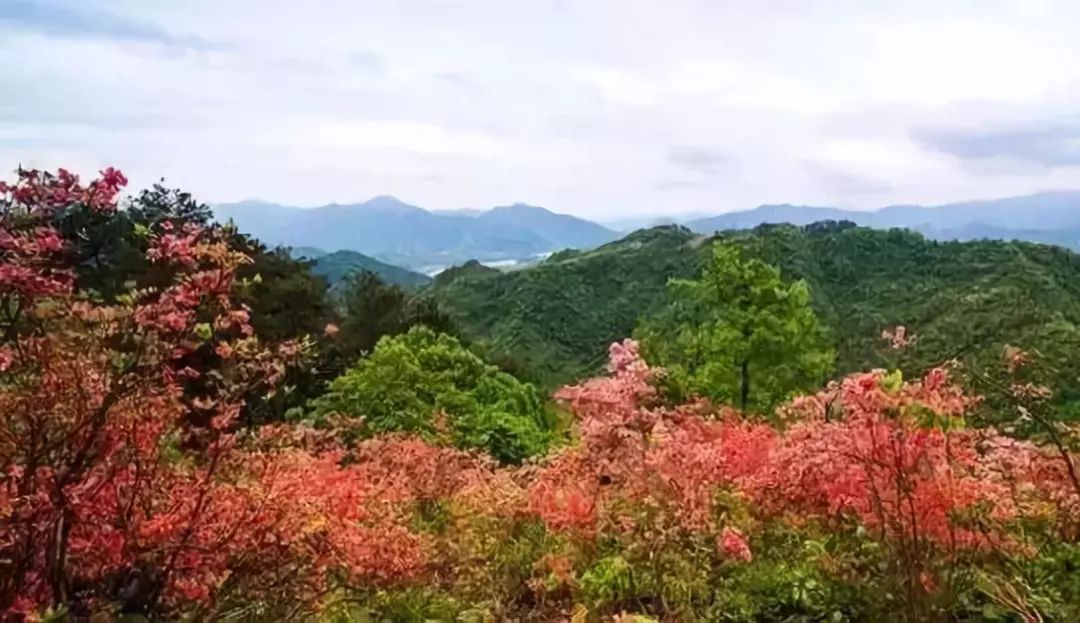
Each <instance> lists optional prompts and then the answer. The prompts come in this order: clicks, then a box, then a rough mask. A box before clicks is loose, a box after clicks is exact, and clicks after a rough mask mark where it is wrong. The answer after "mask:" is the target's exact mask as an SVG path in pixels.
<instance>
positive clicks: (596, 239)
mask: <svg viewBox="0 0 1080 623" xmlns="http://www.w3.org/2000/svg"><path fill="white" fill-rule="evenodd" d="M214 212H215V213H216V214H217V217H218V218H219V219H220V220H227V219H232V220H233V221H235V222H236V223H237V225H238V226H239V227H240V228H241V229H242V230H243V231H245V232H247V233H250V234H252V235H254V236H255V237H256V238H259V239H260V240H262V241H264V242H267V243H270V244H276V245H285V246H289V247H314V248H317V249H325V250H327V251H337V250H346V251H355V252H358V253H363V254H366V255H369V256H371V257H373V258H375V259H377V260H379V261H382V262H386V263H389V264H393V265H397V266H403V267H406V268H409V269H411V270H415V271H419V272H423V273H427V274H434V273H436V272H438V271H439V270H442V269H443V268H446V267H449V266H452V265H455V264H460V263H462V262H465V261H468V260H471V259H475V260H479V261H481V262H484V263H513V261H519V260H528V259H535V258H538V257H542V256H544V255H546V254H549V253H552V252H554V251H559V250H562V249H567V248H573V249H590V248H594V247H597V246H599V245H601V244H604V243H606V242H610V241H612V240H615V239H617V238H619V237H620V236H621V235H622V234H625V233H626V232H627V231H629V230H631V229H637V228H639V227H642V226H646V225H648V224H655V223H671V222H673V221H674V222H677V223H679V224H682V225H685V226H686V227H688V228H689V229H691V230H693V231H696V232H699V233H712V232H715V231H724V230H732V229H750V228H753V227H756V226H758V225H761V224H763V223H791V224H793V225H808V224H810V223H814V222H818V221H826V220H833V221H852V222H854V223H856V224H859V225H863V226H866V227H873V228H879V229H887V228H893V227H901V228H907V229H912V230H915V231H918V232H920V233H922V234H924V235H926V236H927V237H929V238H934V239H939V240H977V239H984V238H985V239H1001V240H1012V239H1016V240H1025V241H1030V242H1042V243H1048V244H1056V245H1059V246H1064V247H1069V248H1072V249H1076V250H1080V191H1062V192H1046V193H1038V194H1033V195H1026V196H1021V197H1010V198H1005V199H992V200H976V201H967V202H963V203H952V204H945V205H938V206H919V205H893V206H888V207H885V208H881V209H879V210H873V211H858V210H844V209H840V208H832V207H815V206H803V205H789V204H782V205H763V206H759V207H757V208H754V209H752V210H745V211H739V212H727V213H724V214H719V215H716V216H708V217H699V215H697V214H693V215H687V216H684V217H683V218H676V219H671V218H660V217H658V218H655V219H652V221H651V222H650V221H649V220H648V219H641V218H627V219H623V220H621V221H615V222H613V223H618V226H616V227H619V229H616V228H609V227H605V226H603V225H600V224H598V223H594V222H591V221H588V220H585V219H582V218H578V217H575V216H570V215H567V214H557V213H555V212H552V211H550V210H547V209H545V208H541V207H537V206H532V205H527V204H522V203H516V204H513V205H508V206H500V207H495V208H491V209H489V210H476V209H461V210H434V211H429V210H425V209H423V208H420V207H417V206H414V205H410V204H407V203H405V202H403V201H401V200H399V199H397V198H394V197H390V196H385V195H384V196H379V197H375V198H373V199H370V200H368V201H365V202H362V203H354V204H330V205H325V206H322V207H318V208H299V207H292V206H286V205H281V204H276V203H268V202H264V201H243V202H239V203H231V204H221V205H217V206H215V207H214Z"/></svg>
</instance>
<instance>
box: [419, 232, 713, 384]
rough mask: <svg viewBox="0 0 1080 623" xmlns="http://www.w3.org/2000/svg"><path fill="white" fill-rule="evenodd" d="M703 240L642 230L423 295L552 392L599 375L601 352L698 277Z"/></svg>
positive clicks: (468, 276) (475, 275)
mask: <svg viewBox="0 0 1080 623" xmlns="http://www.w3.org/2000/svg"><path fill="white" fill-rule="evenodd" d="M702 242H704V238H700V237H695V236H694V235H693V234H691V233H690V232H689V231H687V230H683V229H678V228H673V227H669V228H656V229H651V230H644V231H639V232H635V233H633V234H631V235H629V236H627V237H626V238H624V239H622V240H620V241H618V242H613V243H610V244H607V245H604V246H602V247H600V248H598V249H594V250H592V251H587V252H569V253H567V252H563V253H556V254H555V255H553V256H552V257H550V258H548V260H547V261H545V262H543V263H541V264H539V265H537V266H535V267H531V268H525V269H522V270H518V271H512V272H505V273H499V272H492V271H483V270H478V269H474V270H470V271H461V272H462V274H461V275H460V278H456V279H450V280H446V281H444V280H442V279H436V283H435V287H434V288H433V291H432V294H433V296H434V297H435V298H436V300H437V301H438V302H439V304H440V305H441V306H442V308H444V309H445V310H446V311H447V313H448V314H450V316H451V317H452V318H453V319H454V321H455V322H457V323H458V324H459V325H460V327H461V328H462V330H463V332H464V333H465V334H466V335H467V336H469V337H471V338H474V339H476V340H477V341H478V342H481V343H483V345H484V346H486V349H487V353H488V355H489V357H491V358H492V359H494V360H510V361H513V362H514V363H515V365H516V366H517V367H518V373H519V374H521V375H522V376H524V377H526V378H528V379H529V380H532V381H535V382H537V383H539V384H541V385H542V386H544V387H548V388H553V387H557V386H558V385H559V384H562V383H565V382H568V381H571V380H573V379H577V378H581V377H582V376H586V375H589V374H592V373H594V372H596V371H597V370H600V369H602V368H603V364H604V360H605V349H606V348H607V345H608V344H610V343H611V342H612V341H614V340H616V339H621V338H623V337H626V336H627V335H630V333H631V332H632V331H633V329H634V326H635V325H636V324H637V321H638V319H639V317H640V316H641V315H642V314H644V313H647V312H649V311H650V310H653V309H657V308H658V307H660V306H661V305H663V303H664V297H665V292H666V288H667V282H668V279H671V278H690V277H695V276H697V275H698V274H699V273H700V271H701V266H702V264H703V259H704V256H703V253H702V247H701V243H702Z"/></svg>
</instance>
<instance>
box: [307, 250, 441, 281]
mask: <svg viewBox="0 0 1080 623" xmlns="http://www.w3.org/2000/svg"><path fill="white" fill-rule="evenodd" d="M308 257H310V256H308ZM314 260H315V264H314V265H313V266H312V268H311V272H313V273H315V274H316V275H321V276H323V277H326V280H327V281H328V282H330V285H331V287H334V286H336V285H338V284H340V283H341V282H342V281H343V280H344V279H345V278H346V277H348V276H349V274H350V273H354V272H359V271H362V270H366V271H368V272H372V273H375V274H376V275H378V276H379V278H381V279H382V280H383V281H385V282H386V283H391V284H394V285H399V286H404V287H406V288H415V287H419V286H422V285H425V284H427V283H430V282H431V278H430V277H428V276H427V275H425V274H423V273H418V272H414V271H411V270H409V269H407V268H402V267H400V266H394V265H393V264H387V263H386V262H380V261H379V260H377V259H375V258H373V257H370V256H368V255H364V254H363V253H357V252H355V251H334V252H333V253H325V254H323V255H320V256H318V257H315V258H314Z"/></svg>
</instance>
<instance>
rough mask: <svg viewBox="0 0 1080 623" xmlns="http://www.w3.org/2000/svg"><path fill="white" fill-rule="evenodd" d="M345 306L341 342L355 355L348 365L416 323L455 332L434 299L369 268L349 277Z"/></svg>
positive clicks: (343, 346)
mask: <svg viewBox="0 0 1080 623" xmlns="http://www.w3.org/2000/svg"><path fill="white" fill-rule="evenodd" d="M341 307H342V309H343V311H344V318H343V320H342V322H341V327H340V328H341V332H340V333H339V335H338V338H337V343H338V348H340V349H341V351H342V353H343V354H345V355H347V356H349V357H351V359H350V360H349V361H348V362H347V363H348V365H351V364H352V362H353V361H355V360H356V359H357V358H359V357H361V356H363V355H364V354H366V353H369V352H371V350H372V349H373V348H375V345H376V344H378V342H379V340H380V339H381V338H382V337H383V336H386V335H399V334H401V333H405V332H406V331H408V330H409V329H410V328H412V327H413V326H415V325H424V326H427V327H430V328H431V329H433V330H435V331H437V332H440V333H451V334H452V333H454V332H455V331H454V327H453V323H452V322H451V321H450V319H449V318H448V317H447V316H446V315H445V314H443V313H442V311H440V309H439V308H438V306H436V305H435V302H434V301H432V300H431V299H428V298H425V297H421V296H417V295H414V294H412V293H410V292H408V291H407V290H406V289H405V288H403V287H401V286H398V285H394V284H391V283H387V282H386V281H384V280H383V279H382V278H381V277H379V276H378V275H376V274H375V273H373V272H370V271H366V270H362V271H358V272H356V273H353V274H352V275H350V276H349V277H348V278H347V281H346V283H345V285H344V288H343V290H342V293H341Z"/></svg>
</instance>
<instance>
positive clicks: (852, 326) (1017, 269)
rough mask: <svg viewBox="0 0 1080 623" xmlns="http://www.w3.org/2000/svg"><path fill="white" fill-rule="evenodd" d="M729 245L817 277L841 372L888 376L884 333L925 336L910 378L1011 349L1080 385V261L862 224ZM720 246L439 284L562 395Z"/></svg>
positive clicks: (640, 244) (621, 249)
mask: <svg viewBox="0 0 1080 623" xmlns="http://www.w3.org/2000/svg"><path fill="white" fill-rule="evenodd" d="M717 238H723V239H726V240H730V241H732V242H735V243H736V244H738V245H740V246H741V247H743V248H744V249H745V250H747V251H748V252H749V253H750V254H751V255H754V256H758V257H761V258H762V259H764V260H766V261H768V262H770V263H773V264H775V265H777V266H779V267H780V269H781V271H782V274H783V275H784V277H785V278H789V279H805V280H806V281H807V282H808V283H809V285H810V288H811V292H812V295H813V299H814V306H815V308H816V310H817V312H818V314H819V316H820V317H821V319H822V320H823V321H824V322H825V324H826V325H827V326H828V327H829V328H830V330H831V332H832V337H833V339H834V340H835V343H836V346H837V368H838V369H837V372H838V373H846V372H850V371H854V370H863V369H868V368H873V367H877V366H880V365H883V364H884V363H885V359H884V358H886V357H891V356H892V355H891V353H888V352H883V348H882V342H881V340H880V334H881V331H882V330H883V329H885V328H887V327H892V326H895V325H899V324H903V325H906V326H908V327H909V328H910V329H911V330H912V331H913V332H915V333H916V334H917V335H918V336H919V341H918V342H917V344H916V346H915V347H914V348H913V349H910V350H909V351H908V352H907V353H906V354H905V356H904V357H905V361H902V362H899V363H901V364H903V365H904V367H906V368H908V369H917V368H920V367H923V366H927V365H931V364H933V363H939V362H942V361H946V360H950V359H954V358H956V359H959V360H962V361H966V362H968V363H969V364H975V365H989V364H990V363H991V362H994V361H997V360H998V358H1000V356H1001V352H1002V349H1003V347H1004V345H1005V344H1017V345H1020V346H1023V347H1025V348H1029V349H1035V350H1038V351H1040V352H1041V353H1043V355H1044V356H1045V358H1046V359H1047V360H1048V361H1049V362H1052V363H1053V364H1054V365H1056V366H1058V368H1059V370H1058V374H1057V376H1058V377H1059V380H1060V383H1061V384H1060V386H1061V387H1077V386H1080V382H1078V381H1077V378H1078V376H1080V374H1078V371H1077V369H1076V365H1075V364H1070V363H1069V355H1070V354H1072V353H1075V352H1080V328H1078V325H1080V256H1078V255H1076V254H1074V253H1072V252H1069V251H1067V250H1064V249H1061V248H1059V247H1051V246H1044V245H1036V244H1030V243H1016V242H996V241H980V242H939V241H933V240H928V239H926V238H924V237H923V236H921V235H920V234H917V233H912V232H910V231H906V230H899V229H894V230H873V229H867V228H862V227H855V226H854V225H852V224H850V223H828V222H827V223H819V224H814V225H809V226H805V227H797V226H792V225H775V226H763V227H759V228H757V229H754V230H749V231H741V232H728V233H724V234H721V235H720V236H718V237H717ZM715 239H716V238H711V239H706V238H704V237H702V236H698V235H695V234H694V233H692V232H690V231H689V230H687V229H685V228H682V227H677V226H666V227H658V228H654V229H649V230H642V231H638V232H635V233H634V234H631V235H630V236H627V237H626V238H624V239H622V240H619V241H616V242H613V243H609V244H607V245H605V246H602V247H600V248H598V249H595V250H593V251H589V252H583V253H575V252H564V253H560V254H557V255H555V256H552V257H551V258H550V259H549V260H548V261H546V262H544V263H543V264H540V265H538V266H535V267H533V268H528V269H524V270H520V271H516V272H513V273H504V274H490V273H489V274H480V275H473V276H468V277H463V278H461V279H456V280H452V281H449V282H443V283H439V284H436V285H435V287H434V288H433V290H432V291H433V293H434V295H435V296H436V298H437V299H438V300H439V301H440V303H442V305H443V306H444V307H445V308H446V310H447V311H448V312H449V313H450V314H451V315H452V316H453V317H454V318H455V319H456V320H457V322H459V323H460V325H461V326H462V327H463V329H464V330H465V331H466V332H467V333H469V334H470V335H471V336H472V337H473V338H475V339H477V340H478V341H480V342H481V343H484V344H486V346H487V348H488V349H489V353H490V355H491V356H493V357H496V358H499V357H505V358H506V359H508V360H513V361H515V362H517V363H518V364H519V365H521V366H522V368H523V369H522V370H521V372H522V373H524V374H526V375H527V376H529V377H531V378H534V379H536V380H538V381H540V382H542V383H544V384H545V385H551V384H555V383H559V382H563V381H567V380H569V379H572V378H575V377H579V376H581V375H582V374H584V373H586V372H591V371H593V370H594V369H595V368H597V367H598V366H599V365H600V363H601V362H602V361H603V356H604V349H605V348H606V346H607V345H608V344H609V343H610V342H611V341H612V340H615V339H618V338H622V337H625V336H627V335H629V334H630V333H631V332H632V331H633V328H634V326H635V324H636V322H637V320H638V319H639V318H640V317H641V316H642V315H643V314H645V313H647V312H649V311H650V310H652V309H655V308H656V306H658V305H660V304H662V303H663V301H664V294H665V284H666V282H667V281H668V279H669V278H671V277H690V276H694V275H696V274H697V273H698V271H699V270H700V266H701V263H702V260H703V257H704V255H703V251H704V250H705V249H706V248H707V246H708V243H709V242H711V241H712V240H715Z"/></svg>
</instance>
